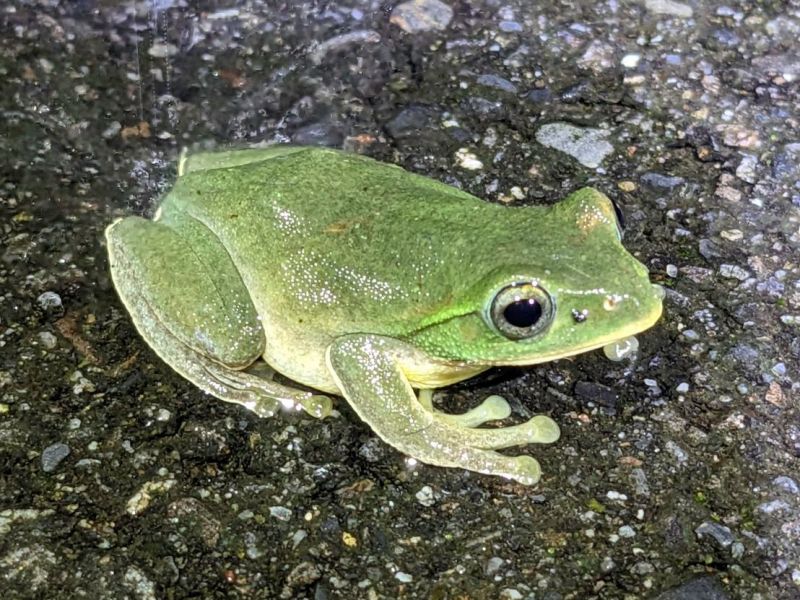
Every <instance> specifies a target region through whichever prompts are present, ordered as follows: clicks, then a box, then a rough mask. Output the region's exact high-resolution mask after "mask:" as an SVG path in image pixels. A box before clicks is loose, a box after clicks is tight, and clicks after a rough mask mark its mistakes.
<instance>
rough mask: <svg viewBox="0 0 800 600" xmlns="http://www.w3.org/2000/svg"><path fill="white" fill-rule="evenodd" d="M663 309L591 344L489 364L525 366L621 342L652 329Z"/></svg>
mask: <svg viewBox="0 0 800 600" xmlns="http://www.w3.org/2000/svg"><path fill="white" fill-rule="evenodd" d="M662 311H663V307H662V305H661V304H659V305H658V310H656V311H653V312H652V313H651V314H649V315H647V317H645V318H644V319H642V320H640V321H637V322H635V323H632V324H630V325H629V326H628V327H626V328H624V329H622V330H621V331H617V332H615V333H614V335H609V336H606V337H602V338H599V339H597V340H593V341H592V343H591V344H585V345H583V346H576V347H574V348H571V349H570V350H568V351H558V350H554V351H552V352H545V353H543V354H537V355H536V356H528V357H525V358H519V359H510V360H503V361H489V362H488V363H487V364H490V365H491V366H494V367H524V366H528V365H536V364H539V363H544V362H549V361H552V360H557V359H559V358H568V357H570V356H575V355H576V354H583V353H584V352H590V351H592V350H597V349H598V348H603V347H605V346H608V345H609V344H613V343H615V342H619V341H621V340H624V339H626V338H629V337H632V336H634V335H636V334H638V333H641V332H643V331H646V330H647V329H650V328H651V327H652V326H653V325H655V324H656V322H657V321H658V320H659V319H660V318H661V313H662Z"/></svg>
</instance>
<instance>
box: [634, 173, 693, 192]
mask: <svg viewBox="0 0 800 600" xmlns="http://www.w3.org/2000/svg"><path fill="white" fill-rule="evenodd" d="M641 179H642V183H644V184H646V185H648V186H650V187H653V188H661V189H667V190H671V189H672V188H675V187H678V186H679V185H682V184H683V183H685V182H686V180H685V179H684V178H683V177H675V176H671V175H662V174H661V173H645V174H644V175H642V178H641Z"/></svg>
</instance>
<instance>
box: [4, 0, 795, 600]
mask: <svg viewBox="0 0 800 600" xmlns="http://www.w3.org/2000/svg"><path fill="white" fill-rule="evenodd" d="M397 4H398V3H388V2H387V3H377V2H373V3H369V2H355V1H352V2H333V1H332V2H298V3H289V2H267V3H264V4H261V3H253V2H247V3H235V2H192V3H187V2H172V1H170V0H159V1H156V2H151V3H135V2H91V1H86V2H66V1H59V0H49V1H45V0H42V1H40V2H22V1H18V0H17V1H12V2H11V3H10V4H8V3H7V4H5V5H3V7H2V8H0V32H2V35H0V91H2V93H0V157H1V160H0V215H2V231H0V477H1V478H0V587H2V589H3V596H4V598H55V597H60V598H81V597H83V598H135V599H149V598H188V597H194V598H238V597H247V598H314V599H316V600H321V599H325V598H368V599H371V598H409V599H410V598H436V599H446V598H453V599H455V598H470V599H482V598H501V599H503V600H514V599H523V598H529V599H536V600H545V599H546V600H559V599H565V600H566V599H570V598H578V599H583V598H604V599H605V598H607V599H616V598H621V599H637V598H658V599H660V600H677V599H686V600H689V599H714V600H722V599H727V598H731V599H733V598H736V599H748V600H749V599H764V600H766V599H772V598H777V599H783V598H787V599H788V598H800V468H799V467H798V462H799V457H800V408H799V407H798V399H799V398H800V389H799V388H800V374H799V372H798V366H800V264H798V263H800V252H798V247H799V246H800V167H798V165H799V164H800V109H798V103H799V101H800V84H798V80H799V79H800V58H798V57H799V56H800V51H799V49H798V41H797V40H798V38H799V37H800V3H798V2H797V1H788V2H779V1H773V2H770V1H763V2H744V1H741V2H730V3H716V2H714V3H712V2H709V3H701V2H697V1H692V0H688V1H686V2H673V1H669V0H642V1H641V2H635V1H622V0H619V1H618V0H608V1H606V2H585V1H584V2H576V1H561V2H540V3H535V4H534V3H529V2H525V1H523V0H516V1H508V2H490V1H486V2H466V1H464V2H452V1H450V2H447V3H441V2H433V1H431V0H427V1H421V2H417V3H416V4H414V3H410V4H406V5H402V6H397ZM260 142H292V143H296V144H313V145H328V146H333V147H339V148H345V149H348V150H352V151H356V152H361V153H364V154H368V155H370V156H374V157H376V158H379V159H381V160H385V161H388V162H392V163H395V164H399V165H402V166H404V167H405V168H407V169H409V170H411V171H414V172H418V173H422V174H426V175H429V176H432V177H435V178H437V179H440V180H442V181H445V182H447V183H450V184H453V185H457V186H459V187H461V188H463V189H465V190H467V191H469V192H472V193H474V194H475V195H477V196H480V197H482V198H484V199H486V200H487V201H491V202H501V203H509V204H527V203H532V204H551V203H554V202H557V201H558V200H559V199H561V198H563V197H564V196H566V195H567V194H568V193H569V192H570V191H573V190H575V189H577V188H579V187H581V186H583V185H592V186H595V187H597V188H599V189H601V190H603V191H605V192H606V193H607V194H608V195H610V196H612V197H613V198H614V199H615V200H616V201H617V203H618V204H619V205H620V206H621V208H622V210H623V212H624V214H625V216H626V222H627V223H626V232H625V244H626V246H627V247H628V249H629V250H630V251H631V252H633V253H634V254H635V255H636V256H637V257H638V258H639V259H640V260H641V261H642V262H644V263H645V264H646V265H647V266H648V268H649V269H650V271H651V277H652V279H653V281H654V282H657V283H660V284H662V285H663V286H665V288H666V290H667V297H666V300H665V311H664V316H663V317H662V319H661V321H660V322H659V323H658V324H657V325H656V326H655V327H654V328H653V329H651V330H649V331H648V332H646V333H644V334H642V335H640V336H639V340H640V342H641V350H640V354H639V357H638V359H637V360H636V361H634V362H625V363H612V362H609V361H607V360H606V359H605V358H604V357H603V356H602V354H601V353H599V352H595V353H590V354H588V355H584V356H580V357H577V358H575V359H573V360H563V361H558V362H555V363H551V364H545V365H540V366H536V367H531V368H526V369H505V370H495V371H491V372H489V373H487V374H484V375H482V376H480V377H477V378H474V379H472V380H469V381H466V382H463V383H461V384H459V385H456V386H453V387H451V388H448V390H447V391H446V392H445V393H443V394H442V395H441V401H440V405H441V406H442V407H443V408H445V409H447V410H452V411H463V410H465V409H466V408H468V407H470V406H474V405H475V404H477V403H478V402H479V401H480V399H482V398H483V397H485V396H486V395H488V394H490V393H499V394H501V395H504V396H505V397H506V398H508V399H509V401H510V402H511V404H512V407H513V409H514V419H516V420H521V419H523V418H527V417H529V416H530V415H532V414H535V413H539V412H542V413H546V414H549V415H550V416H552V417H553V418H554V419H555V420H556V421H557V422H558V423H559V424H560V426H561V428H562V438H561V440H559V442H557V443H555V444H553V445H551V446H547V447H535V448H533V447H532V448H530V449H525V450H527V451H530V452H531V453H532V454H533V455H534V456H536V457H537V458H538V459H539V460H540V461H541V463H542V467H543V470H544V473H545V475H544V477H543V479H542V481H541V482H540V483H539V484H538V485H537V486H536V487H533V488H528V487H524V486H521V485H516V484H513V483H510V482H507V481H503V480H501V479H498V478H492V477H485V476H481V475H476V474H474V473H468V472H465V471H462V470H458V469H440V468H434V467H428V466H424V465H416V466H411V465H409V464H408V462H407V461H406V460H405V459H404V457H403V456H402V455H400V454H398V453H397V452H396V451H394V450H393V449H391V448H390V447H388V446H386V445H385V444H384V443H383V442H381V441H380V440H379V439H378V438H376V437H375V435H374V434H372V433H371V432H370V430H369V428H368V427H367V426H366V425H364V424H363V423H361V422H360V421H359V420H358V418H357V417H356V415H355V414H354V413H353V412H352V411H351V410H350V409H349V407H348V406H347V405H346V403H344V402H343V401H341V400H339V401H337V402H336V408H337V413H336V414H335V415H334V416H333V417H331V418H328V419H325V420H323V421H316V420H314V419H312V418H310V417H306V416H303V415H302V414H292V415H286V416H285V417H283V418H275V419H269V420H264V419H258V418H257V417H255V416H253V415H252V414H249V413H248V412H247V411H245V410H244V409H242V408H240V407H237V406H233V405H227V404H224V403H222V402H219V401H217V400H215V399H213V398H211V397H209V396H207V395H205V394H203V393H202V392H200V391H198V390H197V389H196V388H194V387H193V386H192V385H191V384H189V383H188V382H185V381H183V380H182V379H181V378H180V377H179V376H178V375H176V374H175V373H173V372H172V371H171V370H170V368H169V367H167V366H166V365H165V364H163V363H162V362H161V361H160V360H159V359H158V358H157V357H156V356H155V354H154V353H153V352H152V351H151V350H150V349H149V348H148V347H147V346H146V345H145V344H144V343H143V342H142V340H141V339H140V338H139V337H138V335H137V334H136V331H135V330H134V328H133V325H132V323H131V321H130V319H129V318H128V316H127V314H126V312H125V311H124V309H123V307H122V306H121V304H120V302H119V300H118V299H117V297H116V294H115V292H114V290H113V288H112V286H111V283H110V278H109V275H108V265H107V260H106V256H105V249H104V241H103V237H102V232H103V229H104V227H105V226H106V225H107V224H108V223H109V222H110V221H111V220H113V219H114V218H116V217H118V216H122V215H126V214H145V215H150V214H152V212H153V210H154V209H155V207H156V206H157V201H158V197H159V196H160V195H161V194H162V193H163V192H164V191H165V190H167V189H168V188H169V186H170V184H171V182H172V180H173V179H174V176H175V163H176V159H177V156H178V153H179V152H180V149H181V148H183V147H185V146H189V147H192V148H196V149H197V148H221V147H228V146H230V145H244V144H251V143H260Z"/></svg>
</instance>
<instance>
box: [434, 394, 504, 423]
mask: <svg viewBox="0 0 800 600" xmlns="http://www.w3.org/2000/svg"><path fill="white" fill-rule="evenodd" d="M434 413H435V415H436V418H437V419H441V420H443V421H446V422H448V423H452V424H453V425H458V426H459V427H479V426H480V425H483V424H484V423H488V422H489V421H500V420H502V419H506V418H508V417H509V416H510V415H511V407H510V406H509V404H508V402H506V399H505V398H503V397H502V396H489V397H488V398H486V399H485V400H484V401H483V402H481V403H480V404H479V405H478V406H476V407H475V408H473V409H472V410H468V411H467V412H465V413H463V414H460V415H451V414H447V413H441V412H438V411H434Z"/></svg>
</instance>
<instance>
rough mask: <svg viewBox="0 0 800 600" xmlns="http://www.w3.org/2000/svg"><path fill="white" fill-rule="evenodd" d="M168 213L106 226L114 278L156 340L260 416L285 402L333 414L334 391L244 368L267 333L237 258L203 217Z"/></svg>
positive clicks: (184, 370)
mask: <svg viewBox="0 0 800 600" xmlns="http://www.w3.org/2000/svg"><path fill="white" fill-rule="evenodd" d="M167 220H168V221H169V225H166V224H164V223H160V222H152V221H148V220H146V219H141V218H138V217H128V218H125V219H122V220H119V221H116V222H115V223H113V224H112V225H110V226H109V227H108V229H107V230H106V239H107V242H108V251H109V260H110V263H111V275H112V278H113V280H114V285H115V287H116V288H117V291H118V292H119V295H120V298H121V299H122V301H123V303H124V304H125V306H126V308H127V309H128V312H129V313H130V314H131V317H132V319H133V322H134V324H135V325H136V328H137V330H138V331H139V333H140V334H141V335H142V337H143V338H144V339H145V341H146V342H147V343H148V345H149V346H150V347H151V348H153V350H155V352H156V354H158V355H159V357H161V358H162V359H163V360H164V362H166V363H167V364H168V365H170V366H171V367H172V368H173V369H174V370H175V371H177V372H178V373H180V374H181V375H183V376H184V377H185V378H186V379H188V380H189V381H191V382H192V383H194V384H195V385H196V386H197V387H199V388H201V389H202V390H204V391H206V392H208V393H210V394H212V395H213V396H216V397H217V398H219V399H221V400H225V401H227V402H235V403H237V404H241V405H243V406H245V407H247V408H249V409H250V410H252V411H253V412H255V413H256V414H258V415H260V416H269V415H272V414H274V413H275V412H276V411H277V410H278V409H279V408H280V407H281V406H282V405H283V406H288V405H292V406H294V405H300V406H302V407H303V408H305V409H306V410H307V411H308V412H309V413H311V414H314V415H315V416H324V415H325V414H327V413H328V412H329V411H330V399H329V398H326V397H325V396H318V395H314V394H311V393H308V392H302V391H299V390H295V389H292V388H289V387H286V386H282V385H279V384H277V383H275V382H272V381H269V380H265V379H262V378H260V377H256V376H255V375H253V374H251V373H248V372H246V371H244V369H245V368H246V367H248V366H249V365H251V364H252V363H253V362H254V361H255V360H256V359H257V358H258V357H259V356H260V355H261V354H262V353H263V351H264V346H265V336H264V331H263V328H262V327H261V324H260V321H259V318H258V314H257V313H256V310H255V307H254V306H253V304H252V301H251V300H250V297H249V294H248V292H247V289H246V288H245V286H244V283H243V282H242V280H241V277H240V276H239V273H238V271H237V269H236V267H235V265H234V264H233V261H232V260H231V258H230V256H229V255H228V253H227V251H226V250H225V248H224V247H223V246H222V244H221V243H220V242H219V240H218V239H217V238H216V237H215V236H214V235H213V233H212V232H210V231H209V230H208V229H207V228H205V227H204V226H203V225H202V224H201V223H199V222H197V221H193V220H191V219H190V218H189V217H186V216H181V215H177V216H176V215H171V216H170V217H169V218H168V219H167ZM187 239H191V240H194V242H193V243H192V244H190V243H189V242H187Z"/></svg>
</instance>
